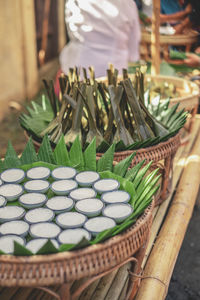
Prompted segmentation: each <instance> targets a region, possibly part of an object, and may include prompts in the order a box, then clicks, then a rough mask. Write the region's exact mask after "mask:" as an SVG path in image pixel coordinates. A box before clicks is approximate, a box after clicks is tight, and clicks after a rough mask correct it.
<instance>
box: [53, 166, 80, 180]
mask: <svg viewBox="0 0 200 300" xmlns="http://www.w3.org/2000/svg"><path fill="white" fill-rule="evenodd" d="M76 173H77V171H76V170H75V169H74V168H71V167H58V168H56V169H54V170H53V171H52V172H51V176H52V177H53V178H54V179H56V180H63V179H72V178H74V176H75V175H76Z"/></svg>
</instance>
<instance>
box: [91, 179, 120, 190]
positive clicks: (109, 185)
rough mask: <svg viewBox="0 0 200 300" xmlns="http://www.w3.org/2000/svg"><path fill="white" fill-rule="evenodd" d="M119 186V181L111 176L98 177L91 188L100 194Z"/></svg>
mask: <svg viewBox="0 0 200 300" xmlns="http://www.w3.org/2000/svg"><path fill="white" fill-rule="evenodd" d="M119 187H120V183H119V181H117V180H116V179H112V178H105V179H100V180H98V181H96V182H95V183H94V184H93V188H94V189H95V190H96V191H97V192H98V193H100V194H101V193H105V192H112V191H115V190H117V189H118V188H119Z"/></svg>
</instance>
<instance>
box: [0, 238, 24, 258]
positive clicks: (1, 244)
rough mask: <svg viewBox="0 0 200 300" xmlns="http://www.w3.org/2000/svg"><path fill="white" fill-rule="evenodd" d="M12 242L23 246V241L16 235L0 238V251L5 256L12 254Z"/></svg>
mask: <svg viewBox="0 0 200 300" xmlns="http://www.w3.org/2000/svg"><path fill="white" fill-rule="evenodd" d="M14 241H15V242H17V243H19V244H20V245H24V244H25V242H24V239H23V238H22V237H21V236H17V235H5V236H1V237H0V250H1V251H3V252H4V253H7V254H13V251H14Z"/></svg>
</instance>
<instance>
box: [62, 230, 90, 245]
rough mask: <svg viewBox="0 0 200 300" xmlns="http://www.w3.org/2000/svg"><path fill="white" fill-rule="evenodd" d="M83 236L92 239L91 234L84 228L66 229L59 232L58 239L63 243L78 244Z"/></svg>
mask: <svg viewBox="0 0 200 300" xmlns="http://www.w3.org/2000/svg"><path fill="white" fill-rule="evenodd" d="M83 238H86V239H87V240H88V241H89V240H90V239H91V234H90V233H89V232H88V231H87V230H85V229H83V228H76V229H66V230H64V231H62V232H61V233H60V234H59V236H58V241H59V242H60V243H61V244H77V243H79V242H80V241H81V240H82V239H83Z"/></svg>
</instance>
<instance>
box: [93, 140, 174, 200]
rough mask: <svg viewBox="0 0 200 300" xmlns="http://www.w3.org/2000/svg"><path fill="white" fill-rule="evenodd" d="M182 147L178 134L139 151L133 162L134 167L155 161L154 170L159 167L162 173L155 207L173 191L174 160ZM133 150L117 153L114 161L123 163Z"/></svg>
mask: <svg viewBox="0 0 200 300" xmlns="http://www.w3.org/2000/svg"><path fill="white" fill-rule="evenodd" d="M179 145H180V134H176V135H175V136H174V137H171V138H170V139H169V140H167V141H166V142H162V143H159V144H158V145H155V146H152V147H147V148H142V149H139V150H137V153H136V155H135V157H134V159H133V161H132V166H134V165H136V164H137V163H138V162H140V161H142V160H143V159H146V164H147V163H149V162H150V161H152V160H153V162H154V163H153V166H152V167H153V168H156V167H159V168H160V172H161V173H162V181H161V189H160V192H159V194H158V195H157V197H156V200H155V205H158V204H160V203H161V202H162V201H163V200H165V199H166V197H167V195H168V193H169V192H170V190H171V180H172V175H173V158H174V155H175V153H176V151H177V149H178V147H179ZM133 152H134V151H133V150H129V151H121V152H115V155H114V160H115V161H118V162H119V161H121V160H123V159H124V158H126V157H127V156H129V155H130V154H131V153H133ZM97 156H98V157H100V156H102V153H97Z"/></svg>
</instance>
